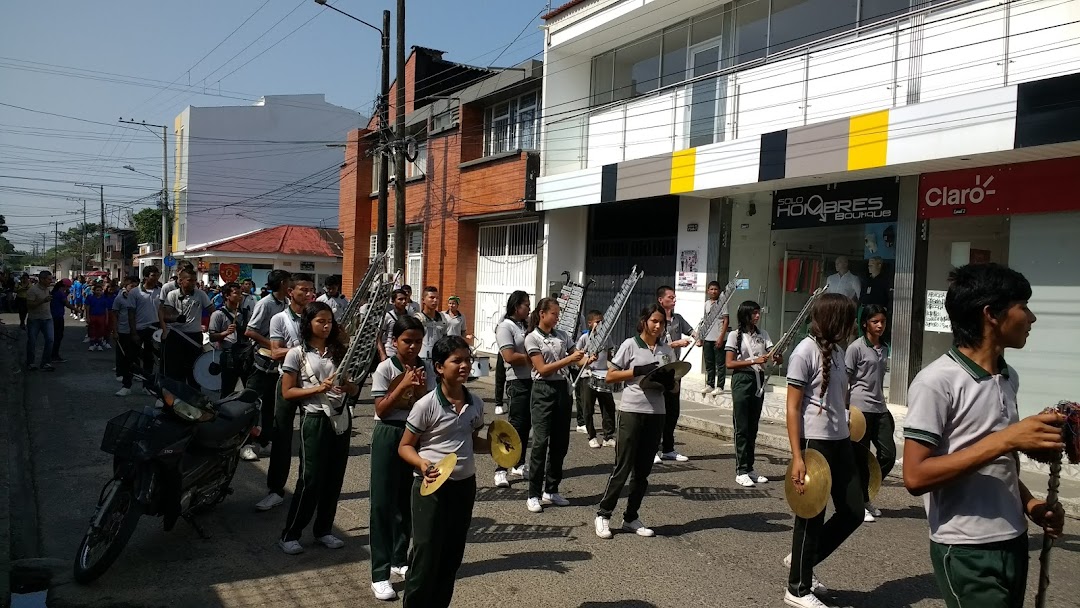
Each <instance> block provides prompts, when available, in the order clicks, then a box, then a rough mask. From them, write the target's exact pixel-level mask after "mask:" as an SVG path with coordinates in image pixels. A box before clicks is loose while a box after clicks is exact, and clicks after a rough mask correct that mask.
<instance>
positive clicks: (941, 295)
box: [923, 290, 952, 334]
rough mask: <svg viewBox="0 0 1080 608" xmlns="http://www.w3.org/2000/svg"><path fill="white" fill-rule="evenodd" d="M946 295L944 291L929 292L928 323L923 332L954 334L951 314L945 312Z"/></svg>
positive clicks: (927, 305)
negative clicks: (950, 321) (950, 320)
mask: <svg viewBox="0 0 1080 608" xmlns="http://www.w3.org/2000/svg"><path fill="white" fill-rule="evenodd" d="M945 293H946V292H945V291H944V290H940V291H939V290H927V292H926V322H925V323H924V324H923V331H933V332H938V333H945V334H947V333H952V325H951V324H950V323H949V313H947V312H945Z"/></svg>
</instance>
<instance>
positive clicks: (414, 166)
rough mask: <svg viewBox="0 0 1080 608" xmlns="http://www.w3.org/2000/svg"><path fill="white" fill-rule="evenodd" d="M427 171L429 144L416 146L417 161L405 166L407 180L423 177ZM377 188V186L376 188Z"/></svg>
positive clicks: (424, 143) (421, 143)
mask: <svg viewBox="0 0 1080 608" xmlns="http://www.w3.org/2000/svg"><path fill="white" fill-rule="evenodd" d="M425 171H427V142H426V141H424V142H420V143H418V144H417V145H416V160H414V161H413V162H411V163H407V164H406V165H405V179H409V178H412V177H421V176H423V175H425V173H424V172H425ZM376 187H377V186H376Z"/></svg>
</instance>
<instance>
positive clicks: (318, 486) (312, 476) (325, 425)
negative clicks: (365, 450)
mask: <svg viewBox="0 0 1080 608" xmlns="http://www.w3.org/2000/svg"><path fill="white" fill-rule="evenodd" d="M351 426H352V425H351V423H350V429H346V431H345V432H344V433H342V434H340V435H338V434H337V433H335V432H334V423H333V422H331V421H330V419H329V418H327V417H326V416H325V415H323V414H304V417H303V418H301V419H300V478H299V479H297V480H296V494H293V497H292V503H290V504H289V516H288V517H287V518H286V520H285V529H284V530H283V531H282V532H281V539H282V540H284V541H290V540H299V539H300V535H301V534H302V533H303V532H304V528H306V527H307V525H308V522H309V521H311V517H312V515H314V516H315V524H314V525H313V526H312V528H311V531H312V532H313V533H314V534H315V538H319V537H320V536H326V535H327V534H330V533H331V531H332V529H333V526H334V516H335V515H337V503H338V497H339V496H341V484H342V483H344V481H345V467H346V465H347V464H348V462H349V439H350V438H351V437H352V433H351V432H350V430H351Z"/></svg>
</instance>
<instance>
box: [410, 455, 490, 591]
mask: <svg viewBox="0 0 1080 608" xmlns="http://www.w3.org/2000/svg"><path fill="white" fill-rule="evenodd" d="M420 485H421V480H420V478H419V477H416V478H414V479H413V486H412V524H413V548H412V555H411V556H410V559H409V576H408V578H406V579H405V600H404V603H403V606H404V608H447V607H448V606H449V605H450V600H451V599H452V598H453V597H454V580H455V579H456V578H457V571H458V568H460V567H461V560H462V559H464V557H465V540H466V539H467V538H468V536H469V526H470V525H471V524H472V510H473V502H475V501H476V476H475V475H474V476H472V477H469V478H468V479H462V480H460V481H454V480H452V479H448V480H446V482H445V483H443V485H442V486H440V487H439V489H438V490H436V491H435V493H434V494H430V495H428V496H421V495H420Z"/></svg>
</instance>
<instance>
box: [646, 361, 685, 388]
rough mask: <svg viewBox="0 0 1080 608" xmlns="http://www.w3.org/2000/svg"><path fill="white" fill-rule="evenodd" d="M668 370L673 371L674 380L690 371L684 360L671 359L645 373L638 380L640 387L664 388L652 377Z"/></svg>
mask: <svg viewBox="0 0 1080 608" xmlns="http://www.w3.org/2000/svg"><path fill="white" fill-rule="evenodd" d="M668 371H672V372H675V380H679V379H681V378H682V377H683V376H685V375H686V374H688V373H690V364H689V363H687V362H686V361H672V362H671V363H668V364H667V365H661V366H660V367H658V368H656V369H654V370H653V371H651V372H649V373H647V374H645V376H644V377H642V378H641V382H639V383H638V384H639V386H641V388H651V389H655V390H664V385H663V384H660V383H659V382H657V381H656V380H655V379H654V378H655V377H656V376H657V375H661V374H664V373H666V372H668Z"/></svg>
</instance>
